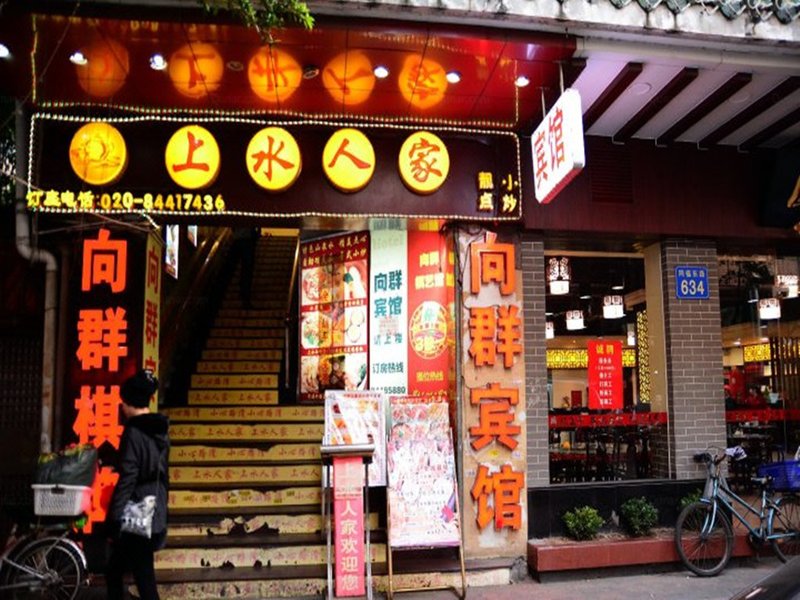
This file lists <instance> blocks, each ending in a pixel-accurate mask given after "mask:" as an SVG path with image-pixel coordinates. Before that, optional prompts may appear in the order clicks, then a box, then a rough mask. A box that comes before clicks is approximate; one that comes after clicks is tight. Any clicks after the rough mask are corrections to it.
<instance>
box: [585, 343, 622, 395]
mask: <svg viewBox="0 0 800 600" xmlns="http://www.w3.org/2000/svg"><path fill="white" fill-rule="evenodd" d="M587 348H588V355H589V358H588V370H589V408H590V409H591V410H602V409H615V410H616V409H621V408H622V342H609V341H604V340H591V341H589V342H588V345H587Z"/></svg>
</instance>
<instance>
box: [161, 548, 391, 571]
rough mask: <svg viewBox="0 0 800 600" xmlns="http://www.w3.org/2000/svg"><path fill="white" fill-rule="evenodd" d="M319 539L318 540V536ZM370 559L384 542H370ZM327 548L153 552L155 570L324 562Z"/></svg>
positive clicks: (381, 554) (382, 552) (377, 558)
mask: <svg viewBox="0 0 800 600" xmlns="http://www.w3.org/2000/svg"><path fill="white" fill-rule="evenodd" d="M320 542H322V541H321V540H320ZM370 551H371V556H372V562H385V561H386V545H385V544H370ZM326 562H327V548H326V547H325V544H324V543H318V544H316V545H304V546H284V547H277V548H264V547H258V546H251V547H238V548H207V547H206V548H170V547H169V546H167V547H166V548H164V549H163V550H161V551H159V552H157V553H156V556H155V568H156V571H162V570H166V569H199V568H209V567H210V568H220V567H222V566H223V565H226V566H228V565H233V567H234V568H248V567H253V566H254V565H256V564H257V563H259V564H261V565H263V566H264V567H268V566H270V567H276V566H299V565H324V564H326Z"/></svg>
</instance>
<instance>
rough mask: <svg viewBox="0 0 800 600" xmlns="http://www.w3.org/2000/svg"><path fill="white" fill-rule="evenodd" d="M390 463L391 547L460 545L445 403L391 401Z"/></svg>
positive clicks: (454, 473)
mask: <svg viewBox="0 0 800 600" xmlns="http://www.w3.org/2000/svg"><path fill="white" fill-rule="evenodd" d="M388 463H389V482H388V485H387V490H386V495H387V501H388V503H389V545H390V546H391V547H392V548H422V547H424V548H432V547H439V546H457V545H458V544H460V543H461V531H460V527H459V520H458V514H457V509H456V493H457V488H456V471H455V461H454V456H453V441H452V437H451V435H450V421H449V414H448V406H447V403H446V402H433V403H428V402H425V401H424V400H420V399H419V398H392V400H391V430H390V434H389V447H388Z"/></svg>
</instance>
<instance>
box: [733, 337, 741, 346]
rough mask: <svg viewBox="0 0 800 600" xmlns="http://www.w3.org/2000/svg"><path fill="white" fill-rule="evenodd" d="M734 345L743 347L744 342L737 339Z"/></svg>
mask: <svg viewBox="0 0 800 600" xmlns="http://www.w3.org/2000/svg"><path fill="white" fill-rule="evenodd" d="M733 345H734V346H741V345H742V340H741V339H739V338H736V339H735V340H733Z"/></svg>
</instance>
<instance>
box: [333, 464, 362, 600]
mask: <svg viewBox="0 0 800 600" xmlns="http://www.w3.org/2000/svg"><path fill="white" fill-rule="evenodd" d="M333 520H334V535H333V542H334V550H335V552H336V561H335V562H336V595H337V596H340V597H342V596H363V595H364V589H365V585H364V564H365V563H364V463H363V461H362V459H361V457H358V456H347V457H336V458H334V459H333Z"/></svg>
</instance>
